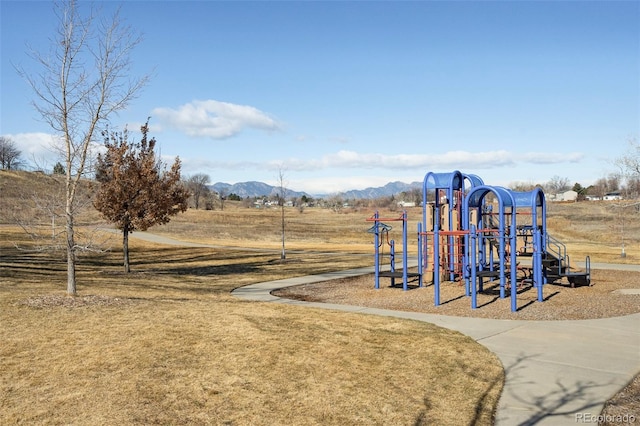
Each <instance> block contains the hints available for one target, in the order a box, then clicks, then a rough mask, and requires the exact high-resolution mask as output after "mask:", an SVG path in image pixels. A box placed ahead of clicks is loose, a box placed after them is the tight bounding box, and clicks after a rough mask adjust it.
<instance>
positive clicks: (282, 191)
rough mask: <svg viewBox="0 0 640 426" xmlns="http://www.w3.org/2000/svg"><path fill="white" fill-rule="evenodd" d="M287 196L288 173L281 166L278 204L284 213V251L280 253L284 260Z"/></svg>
mask: <svg viewBox="0 0 640 426" xmlns="http://www.w3.org/2000/svg"><path fill="white" fill-rule="evenodd" d="M286 197H287V182H286V175H285V172H284V169H283V168H282V167H280V168H279V169H278V205H279V206H280V211H281V213H282V226H281V231H282V252H281V253H280V259H282V260H284V259H286V258H287V253H286V251H285V247H284V246H285V244H284V243H285V220H284V204H285V200H286Z"/></svg>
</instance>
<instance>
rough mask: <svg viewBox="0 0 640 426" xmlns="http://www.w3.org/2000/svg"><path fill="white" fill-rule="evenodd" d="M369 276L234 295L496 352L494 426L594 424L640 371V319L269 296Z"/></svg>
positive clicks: (280, 284)
mask: <svg viewBox="0 0 640 426" xmlns="http://www.w3.org/2000/svg"><path fill="white" fill-rule="evenodd" d="M131 237H133V238H139V239H143V240H146V241H152V242H157V243H162V244H168V245H177V246H183V247H185V246H186V247H211V248H223V247H221V246H215V245H211V244H199V243H187V242H184V241H179V240H175V239H172V238H168V237H164V236H160V235H155V234H151V233H149V232H136V233H134V234H131ZM224 248H229V247H224ZM235 248H237V247H235ZM242 249H243V250H247V248H244V247H243V248H242ZM249 250H251V249H249ZM259 251H263V250H259ZM264 251H269V250H264ZM591 267H592V268H593V269H619V270H632V271H640V265H614V264H594V263H592V264H591ZM370 273H373V268H371V267H369V268H360V269H352V270H348V271H340V272H333V273H326V274H319V275H311V276H306V277H296V278H289V279H284V280H278V281H269V282H263V283H258V284H252V285H248V286H245V287H240V288H237V289H235V290H234V291H233V292H232V294H233V295H234V296H237V297H239V298H242V299H247V300H254V301H260V302H277V303H286V304H291V305H304V306H309V307H314V308H322V309H333V310H338V311H348V312H357V313H363V314H372V315H382V316H390V317H397V318H406V319H412V320H417V321H425V322H429V323H432V324H436V325H438V326H441V327H445V328H449V329H451V330H456V331H459V332H461V333H463V334H466V335H468V336H470V337H472V338H473V339H475V340H476V341H477V342H478V343H480V344H482V345H484V346H485V347H487V348H488V349H489V350H491V351H492V352H494V353H495V354H496V355H497V356H498V357H499V358H500V360H501V361H502V364H503V366H504V369H505V374H506V379H505V386H504V389H503V391H502V395H501V397H500V402H499V404H498V411H497V413H496V425H498V426H514V425H520V426H524V425H575V424H580V423H597V419H596V416H598V415H599V414H600V412H601V411H602V408H603V407H604V403H605V402H606V401H607V400H608V399H609V398H611V397H612V396H613V395H614V394H615V393H616V392H618V391H619V390H620V389H622V388H623V387H624V386H625V385H626V384H627V383H628V382H629V381H630V380H631V379H632V378H633V377H634V376H635V374H637V373H638V371H640V314H634V315H628V316H625V317H617V318H605V319H597V320H581V321H510V320H491V319H484V318H463V317H450V316H443V315H434V314H422V313H417V312H401V311H390V310H384V309H374V308H366V307H361V306H349V305H337V304H329V303H310V302H302V301H297V300H290V299H282V298H279V297H276V296H273V295H271V291H273V290H276V289H279V288H284V287H289V286H294V285H299V284H307V283H313V282H319V281H327V280H332V279H336V278H345V277H352V276H357V275H362V274H370ZM635 421H636V422H640V419H635Z"/></svg>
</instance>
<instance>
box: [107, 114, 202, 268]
mask: <svg viewBox="0 0 640 426" xmlns="http://www.w3.org/2000/svg"><path fill="white" fill-rule="evenodd" d="M141 131H142V139H141V140H140V142H139V143H132V142H129V133H128V131H127V130H126V129H125V130H124V131H123V132H111V133H110V132H103V136H104V138H105V142H104V144H105V147H106V148H107V152H106V153H105V154H103V155H99V156H98V161H97V168H96V179H97V180H98V182H100V189H99V190H98V192H97V193H96V198H95V201H94V205H95V207H96V209H98V211H99V212H101V213H102V215H103V216H104V217H105V219H107V220H109V221H110V222H113V223H114V224H115V225H116V227H117V228H118V229H119V230H121V231H122V246H123V251H124V269H125V272H129V271H130V267H129V234H130V233H131V232H133V231H145V230H147V229H148V228H150V227H152V226H154V225H160V224H164V223H168V222H169V221H170V220H171V219H170V218H171V216H174V215H176V214H178V213H180V212H184V211H185V210H187V200H188V199H189V192H188V191H187V189H186V188H184V186H183V185H182V183H181V181H180V159H179V158H176V160H175V162H174V163H173V165H172V166H171V169H170V170H166V167H165V165H164V164H163V163H162V162H161V161H160V160H159V159H156V154H155V146H156V140H155V139H154V138H151V139H148V133H149V127H148V123H147V124H145V125H143V126H142V128H141Z"/></svg>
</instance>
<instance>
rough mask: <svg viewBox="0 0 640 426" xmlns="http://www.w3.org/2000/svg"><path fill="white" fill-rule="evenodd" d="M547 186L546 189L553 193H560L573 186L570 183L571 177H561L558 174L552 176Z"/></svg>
mask: <svg viewBox="0 0 640 426" xmlns="http://www.w3.org/2000/svg"><path fill="white" fill-rule="evenodd" d="M545 186H546V189H548V190H549V191H550V192H551V193H553V194H558V193H560V192H563V191H566V190H568V189H569V188H571V186H570V184H569V178H566V177H560V176H558V175H556V176H554V177H552V178H551V180H550V181H549V182H547V184H546V185H545Z"/></svg>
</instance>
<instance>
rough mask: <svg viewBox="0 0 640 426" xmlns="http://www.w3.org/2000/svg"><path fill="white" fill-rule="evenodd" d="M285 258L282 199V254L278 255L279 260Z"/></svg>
mask: <svg viewBox="0 0 640 426" xmlns="http://www.w3.org/2000/svg"><path fill="white" fill-rule="evenodd" d="M286 258H287V254H286V252H285V251H284V199H283V200H282V253H281V254H280V259H282V260H284V259H286Z"/></svg>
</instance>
